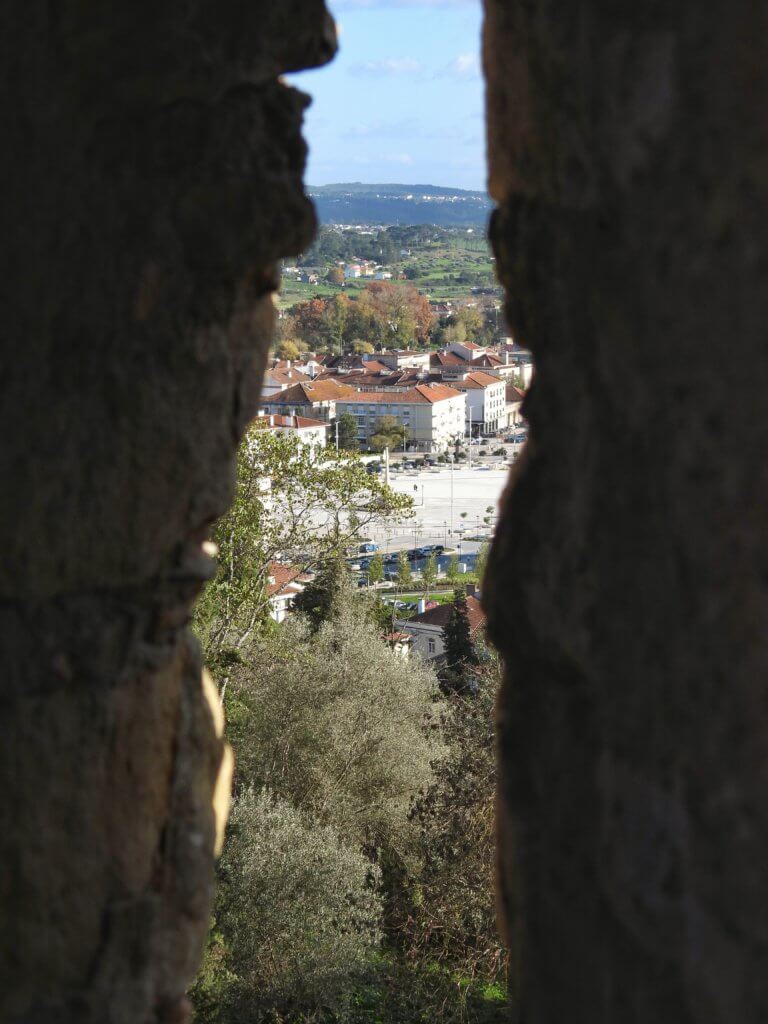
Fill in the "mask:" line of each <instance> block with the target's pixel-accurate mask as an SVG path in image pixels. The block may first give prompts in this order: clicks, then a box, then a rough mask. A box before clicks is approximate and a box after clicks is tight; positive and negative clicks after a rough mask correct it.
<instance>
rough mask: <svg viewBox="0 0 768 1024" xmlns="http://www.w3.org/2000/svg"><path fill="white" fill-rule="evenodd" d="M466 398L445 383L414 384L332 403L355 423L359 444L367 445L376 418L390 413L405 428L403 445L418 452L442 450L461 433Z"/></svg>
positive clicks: (377, 422) (377, 421) (375, 428)
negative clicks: (346, 413)
mask: <svg viewBox="0 0 768 1024" xmlns="http://www.w3.org/2000/svg"><path fill="white" fill-rule="evenodd" d="M465 409H466V398H465V396H464V394H463V393H462V392H460V391H456V390H455V389H453V388H449V387H447V386H446V385H445V384H417V385H416V386H415V387H412V388H408V389H407V390H404V391H361V392H355V393H354V396H353V397H347V398H344V399H340V400H338V401H337V403H336V414H337V415H338V416H341V414H342V413H345V412H348V413H351V415H352V416H354V417H355V420H356V422H357V437H358V441H359V442H360V447H361V448H363V449H366V448H369V447H370V443H371V437H373V435H374V434H376V433H377V431H378V429H379V420H381V419H382V417H384V416H392V417H393V418H394V419H395V420H397V422H398V423H399V424H401V425H402V426H404V427H405V428H406V429H407V431H408V440H407V442H406V443H407V445H408V447H409V448H410V449H415V450H418V451H443V450H444V449H445V448H447V447H448V445H450V444H452V443H453V442H454V441H455V440H456V439H457V438H458V437H461V436H462V435H463V433H464V422H465Z"/></svg>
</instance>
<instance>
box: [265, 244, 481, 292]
mask: <svg viewBox="0 0 768 1024" xmlns="http://www.w3.org/2000/svg"><path fill="white" fill-rule="evenodd" d="M358 260H371V261H373V262H375V263H376V264H379V265H382V266H383V267H385V268H386V269H387V270H388V271H389V272H391V273H392V275H393V281H395V282H396V283H397V282H400V281H402V282H407V283H409V284H411V285H413V286H414V287H416V288H417V289H418V290H419V291H420V292H422V293H423V294H424V295H426V296H428V297H429V299H431V300H433V301H438V300H439V301H444V300H449V299H450V300H454V301H456V300H459V301H464V300H473V301H477V300H478V298H480V299H483V300H490V299H491V298H492V299H493V300H494V301H495V302H496V303H498V302H499V300H500V290H499V287H498V284H497V282H496V279H495V273H494V263H493V259H492V257H491V254H490V250H489V247H488V242H487V240H486V238H485V235H484V232H483V231H482V230H481V229H474V228H471V229H468V230H467V229H455V228H454V229H449V228H441V227H436V226H435V225H433V224H423V225H416V226H413V225H408V226H402V227H389V228H371V229H369V230H359V229H342V228H332V227H327V226H326V227H323V228H321V230H320V232H319V234H318V236H317V238H316V240H315V242H314V244H313V245H312V247H311V248H310V249H309V250H308V251H307V252H306V253H305V254H304V255H303V256H301V257H300V258H299V259H298V260H297V261H289V263H292V262H295V263H296V264H297V265H298V267H299V269H300V270H304V271H312V272H313V273H314V274H315V275H316V276H317V281H315V282H314V283H309V282H306V281H301V280H299V278H298V277H297V276H295V275H294V276H293V277H291V276H287V277H284V278H283V283H282V289H281V297H280V304H281V306H282V307H283V308H289V307H290V306H291V305H294V304H295V303H296V302H297V301H300V300H301V299H307V298H312V297H314V296H320V297H326V298H327V297H332V296H333V295H335V294H338V293H339V291H344V292H345V293H346V294H349V295H355V294H356V293H357V291H358V290H360V289H362V288H364V287H365V284H366V281H365V279H364V278H361V279H352V280H346V281H345V280H344V275H343V271H340V270H339V263H342V262H343V263H350V262H355V261H358Z"/></svg>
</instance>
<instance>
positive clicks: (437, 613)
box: [404, 594, 486, 633]
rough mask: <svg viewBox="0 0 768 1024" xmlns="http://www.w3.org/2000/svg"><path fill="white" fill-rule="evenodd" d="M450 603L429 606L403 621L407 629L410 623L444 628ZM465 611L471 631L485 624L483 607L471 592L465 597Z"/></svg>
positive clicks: (448, 616) (450, 608)
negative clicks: (433, 606)
mask: <svg viewBox="0 0 768 1024" xmlns="http://www.w3.org/2000/svg"><path fill="white" fill-rule="evenodd" d="M452 608H453V605H452V604H450V603H449V604H439V605H437V606H436V607H435V608H429V609H428V610H427V611H425V612H422V613H421V615H414V616H413V617H412V618H410V619H408V621H407V622H406V623H404V626H405V628H406V629H407V628H408V626H409V625H410V624H412V623H413V624H418V625H420V626H439V628H440V629H444V628H445V627H446V626H447V624H448V620H449V619H450V617H451V610H452ZM467 612H468V615H469V628H470V631H471V632H472V633H476V632H477V631H478V629H482V628H484V626H485V623H486V618H485V612H484V611H483V607H482V605H481V604H480V602H479V601H478V599H477V598H476V597H473V596H472V595H471V594H470V595H469V596H468V597H467Z"/></svg>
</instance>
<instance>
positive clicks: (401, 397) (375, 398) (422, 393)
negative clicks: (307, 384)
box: [339, 384, 459, 405]
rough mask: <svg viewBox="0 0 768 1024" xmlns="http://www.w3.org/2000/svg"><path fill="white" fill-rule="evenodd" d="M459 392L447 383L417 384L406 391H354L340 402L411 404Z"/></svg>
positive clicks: (453, 395) (452, 395) (450, 395)
mask: <svg viewBox="0 0 768 1024" xmlns="http://www.w3.org/2000/svg"><path fill="white" fill-rule="evenodd" d="M458 397H459V392H458V391H456V390H455V388H449V387H448V386H447V384H417V385H416V387H414V388H409V389H408V390H407V391H355V392H353V394H352V397H351V398H349V397H347V398H342V399H339V401H342V402H350V403H352V402H354V403H357V402H359V403H360V404H361V405H373V404H374V403H375V402H382V403H389V404H391V403H395V402H396V403H398V404H403V405H413V404H414V403H415V402H427V403H429V404H430V405H434V404H435V403H436V402H445V401H446V400H447V399H449V398H458Z"/></svg>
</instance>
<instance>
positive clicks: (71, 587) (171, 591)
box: [0, 0, 335, 1024]
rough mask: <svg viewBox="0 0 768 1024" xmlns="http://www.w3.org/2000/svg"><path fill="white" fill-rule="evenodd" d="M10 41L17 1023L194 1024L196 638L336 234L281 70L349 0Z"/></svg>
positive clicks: (207, 759) (6, 377)
mask: <svg viewBox="0 0 768 1024" xmlns="http://www.w3.org/2000/svg"><path fill="white" fill-rule="evenodd" d="M0 39H1V41H0V47H1V48H2V62H1V63H2V68H3V73H4V88H3V90H2V99H1V100H0V108H1V109H2V137H3V148H4V154H5V160H4V161H3V169H2V187H0V207H1V208H2V218H1V220H0V222H1V223H2V225H3V229H2V236H1V237H2V242H1V243H0V244H1V245H2V252H3V263H2V274H1V275H0V288H1V289H2V293H1V294H2V310H3V313H2V315H3V320H4V323H5V327H4V329H3V335H2V343H1V344H2V363H1V364H0V365H1V370H0V436H2V455H1V456H0V459H1V460H2V461H1V462H0V473H1V476H0V535H1V536H2V545H3V556H2V559H0V649H1V650H2V652H3V671H2V681H0V772H1V773H2V777H3V779H4V780H5V794H4V800H3V802H2V810H0V862H1V863H2V864H3V870H2V872H0V907H2V920H1V921H0V1019H2V1020H3V1021H14V1022H17V1024H22V1022H23V1024H32V1022H38V1021H39V1022H41V1024H42V1022H45V1024H65V1022H75V1021H77V1022H94V1024H97V1022H98V1024H105V1022H112V1024H123V1022H125V1024H129V1022H130V1024H141V1022H149V1021H163V1020H164V1021H168V1022H173V1021H180V1020H182V1019H183V1018H184V1016H185V1013H186V1007H185V1002H184V998H183V994H184V991H185V989H186V987H187V985H188V983H189V982H190V980H191V978H192V977H193V976H194V973H195V970H196V966H197V962H198V959H199V956H200V951H201V948H202V943H203V940H204V936H205V932H206V930H207V926H208V914H209V907H210V897H211V880H212V862H213V846H214V834H215V821H214V806H213V795H214V788H215V786H216V780H217V778H220V777H221V775H222V759H223V757H224V755H223V745H222V741H221V723H220V721H217V716H216V707H217V702H216V698H215V693H214V694H213V697H212V699H210V698H211V687H210V685H208V686H207V687H205V686H204V685H203V682H202V677H201V664H200V655H199V651H198V648H197V644H196V643H195V642H194V641H193V640H192V638H191V636H190V634H189V631H188V629H187V628H186V623H187V621H188V618H189V610H190V605H191V602H192V600H193V599H194V597H195V595H196V593H197V592H198V590H199V588H200V586H201V585H202V583H203V582H204V580H205V579H206V578H207V577H208V575H209V574H210V573H211V571H212V567H213V563H212V561H211V559H210V558H209V557H208V555H206V554H205V552H204V550H203V549H202V547H201V545H202V542H203V541H204V539H205V537H206V532H207V530H208V528H209V525H210V523H211V522H212V521H213V520H214V518H215V517H216V516H218V515H219V514H220V513H221V512H222V511H223V509H224V508H225V507H226V504H227V501H228V500H229V496H230V494H231V489H232V483H233V453H234V451H235V448H236V446H237V443H238V439H239V437H240V436H241V434H242V431H243V429H244V426H245V424H246V422H247V420H248V419H249V417H250V416H251V415H252V413H253V411H254V402H255V399H256V397H257V395H258V391H259V385H260V377H261V371H262V367H263V363H264V359H265V355H266V347H267V345H268V341H269V336H270V332H271V329H272V323H273V316H274V314H273V303H272V294H271V293H272V290H273V289H274V287H275V285H276V280H277V277H276V268H275V264H276V261H277V260H278V259H279V257H281V256H284V255H288V254H292V253H297V252H299V251H300V250H301V249H302V248H303V247H304V246H306V244H307V243H308V242H309V240H310V238H311V237H312V233H313V231H314V227H315V223H314V214H313V211H312V208H311V205H310V203H309V202H308V201H307V199H306V198H305V197H304V194H303V191H302V182H301V176H302V172H303V166H304V159H305V146H304V143H303V141H302V139H301V134H300V126H301V119H302V111H303V108H304V106H305V98H304V97H303V96H302V95H301V94H300V93H298V92H296V91H295V90H293V89H291V88H288V87H287V86H286V85H285V84H283V83H282V82H281V81H280V80H279V78H278V76H279V75H280V74H281V73H282V72H284V71H287V70H297V69H299V68H302V67H307V66H312V65H316V64H320V63H323V62H324V61H326V60H328V59H329V58H330V57H331V55H332V54H333V52H334V49H335V37H334V30H333V25H332V23H331V22H330V19H329V17H328V15H327V12H326V10H325V7H324V5H323V3H322V0H280V2H279V3H269V2H266V0H248V2H247V3H246V2H244V0H219V2H214V0H152V2H151V3H150V2H148V0H132V2H130V3H109V2H106V3H100V4H92V3H83V2H79V0H59V2H57V3H54V4H51V3H47V2H44V0H8V2H6V3H5V4H4V5H3V14H2V33H0ZM224 767H225V768H226V765H225V766H224ZM224 776H226V771H224ZM220 788H221V790H222V792H223V793H226V778H225V777H224V778H222V779H221V783H220Z"/></svg>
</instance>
